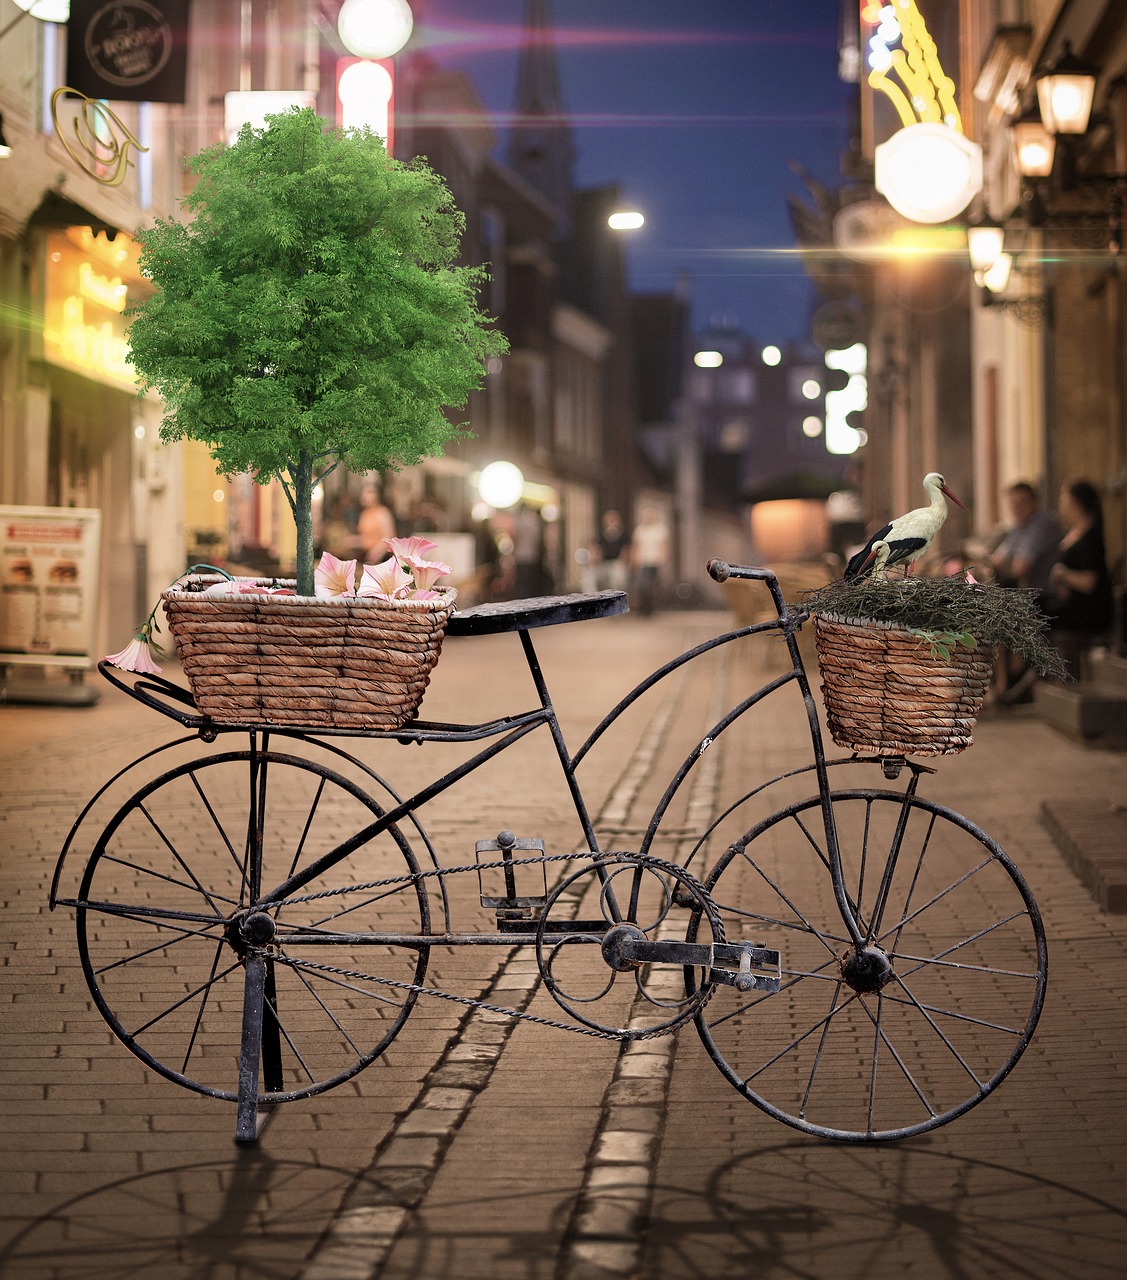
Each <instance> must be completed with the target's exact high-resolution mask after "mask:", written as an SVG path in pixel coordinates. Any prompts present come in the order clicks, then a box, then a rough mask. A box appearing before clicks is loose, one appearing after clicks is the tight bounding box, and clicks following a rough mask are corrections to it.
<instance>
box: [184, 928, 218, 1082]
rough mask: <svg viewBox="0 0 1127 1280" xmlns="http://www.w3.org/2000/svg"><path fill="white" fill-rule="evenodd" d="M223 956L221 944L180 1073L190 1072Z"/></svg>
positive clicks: (213, 958)
mask: <svg viewBox="0 0 1127 1280" xmlns="http://www.w3.org/2000/svg"><path fill="white" fill-rule="evenodd" d="M222 954H223V943H222V942H220V943H218V945H217V946H216V948H215V955H214V956H212V958H211V973H210V975H209V977H208V984H207V990H206V991H205V992H204V995H203V999H202V1000H201V1001H200V1007H199V1009H197V1011H196V1023H195V1026H194V1027H193V1028H192V1034H191V1036H190V1037H189V1040H188V1047H187V1048H186V1049H185V1050H184V1061H183V1062H182V1063H181V1065H180V1073H181V1075H183V1074H184V1072H186V1071H187V1070H188V1063H189V1061H190V1060H191V1057H192V1050H193V1049H194V1048H195V1046H196V1037H197V1036H198V1035H199V1033H200V1027H201V1026H202V1025H203V1015H204V1010H205V1009H206V1008H207V1002H208V998H209V997H210V995H211V987H212V984H213V983H214V982H215V971H216V970H217V969H218V968H219V957H220V956H221V955H222Z"/></svg>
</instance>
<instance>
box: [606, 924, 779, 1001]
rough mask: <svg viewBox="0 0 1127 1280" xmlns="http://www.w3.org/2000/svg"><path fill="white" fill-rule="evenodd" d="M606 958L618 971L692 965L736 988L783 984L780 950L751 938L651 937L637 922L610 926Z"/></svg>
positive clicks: (770, 987)
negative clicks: (686, 939)
mask: <svg viewBox="0 0 1127 1280" xmlns="http://www.w3.org/2000/svg"><path fill="white" fill-rule="evenodd" d="M602 952H603V959H604V960H605V961H606V962H607V964H608V965H609V966H610V967H611V968H612V969H614V970H616V971H617V972H619V973H624V972H626V971H627V970H629V969H639V968H641V966H642V965H644V964H669V965H680V966H682V967H683V966H685V965H692V966H695V967H698V968H703V969H708V970H709V971H710V973H709V976H710V977H711V979H712V981H713V982H720V983H723V984H724V985H725V986H729V987H735V988H736V990H737V991H771V992H775V991H778V990H779V988H780V986H781V985H782V971H781V967H780V960H779V953H778V952H777V951H773V950H771V949H770V948H769V947H758V946H753V945H752V944H751V943H750V942H711V943H700V942H672V941H669V942H665V941H651V940H650V939H649V938H647V937H646V935H645V934H644V933H643V932H642V930H641V929H639V928H638V927H637V925H633V924H619V925H615V926H614V927H613V928H611V929H608V930H607V932H606V934H605V935H604V937H603V941H602Z"/></svg>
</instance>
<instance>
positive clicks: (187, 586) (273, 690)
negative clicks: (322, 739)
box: [161, 575, 457, 729]
mask: <svg viewBox="0 0 1127 1280" xmlns="http://www.w3.org/2000/svg"><path fill="white" fill-rule="evenodd" d="M218 581H221V579H219V578H213V577H210V576H204V575H191V576H189V577H187V578H185V579H183V580H182V581H181V583H180V584H178V585H177V586H176V587H175V588H173V589H171V590H169V591H165V592H163V593H162V596H161V598H162V599H163V600H164V607H165V613H166V616H167V618H168V626H169V630H170V631H171V632H172V636H173V639H174V640H175V641H176V649H177V652H178V654H179V657H180V662H181V665H182V666H183V668H184V674H185V676H186V677H187V679H188V684H189V685H190V687H191V690H192V695H193V697H194V698H195V700H196V705H197V707H198V708H199V709H200V711H201V712H202V714H203V715H205V716H208V717H210V718H211V719H212V720H215V721H217V722H218V723H220V724H266V725H287V726H299V727H304V728H311V729H319V728H332V729H398V728H399V727H400V726H401V725H404V724H406V722H407V721H408V720H410V719H411V718H412V716H414V714H415V712H416V710H417V709H418V706H419V703H420V702H421V701H422V697H423V691H424V690H425V689H426V687H427V683H428V682H429V680H430V673H431V670H432V669H433V667H434V664H435V663H436V662H437V661H438V654H439V650H440V649H441V647H442V637H443V635H444V634H445V631H446V622H447V619H448V618H449V617H450V615H451V613H453V611H454V600H455V596H456V594H457V593H456V592H454V591H444V592H441V593H440V594H439V595H438V596H437V597H436V598H435V599H433V600H403V601H395V602H394V603H388V602H387V601H383V600H374V599H370V598H365V599H353V598H344V597H341V598H335V599H330V600H320V599H316V598H314V597H312V596H293V595H291V596H286V595H241V596H240V595H231V596H206V595H201V594H200V591H201V590H202V589H203V588H204V587H207V586H210V585H211V584H212V583H214V582H218ZM258 581H260V580H258V579H251V578H242V579H236V582H258ZM261 581H266V580H261ZM274 585H277V584H276V583H275V584H274ZM282 585H286V586H292V585H293V584H292V583H284V584H282ZM193 588H194V589H193Z"/></svg>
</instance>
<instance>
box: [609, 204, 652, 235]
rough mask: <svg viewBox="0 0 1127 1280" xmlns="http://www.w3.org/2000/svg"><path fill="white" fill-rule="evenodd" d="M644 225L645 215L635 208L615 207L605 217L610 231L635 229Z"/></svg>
mask: <svg viewBox="0 0 1127 1280" xmlns="http://www.w3.org/2000/svg"><path fill="white" fill-rule="evenodd" d="M645 225H646V215H645V214H644V213H639V212H638V210H637V209H616V210H615V211H614V212H613V213H612V214H610V216H609V217H608V218H607V226H608V227H610V229H611V230H612V231H637V230H638V228H639V227H644V226H645Z"/></svg>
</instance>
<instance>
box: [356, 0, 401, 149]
mask: <svg viewBox="0 0 1127 1280" xmlns="http://www.w3.org/2000/svg"><path fill="white" fill-rule="evenodd" d="M414 25H415V19H414V17H413V15H412V13H411V6H410V5H409V4H408V3H407V0H344V4H343V5H342V6H341V9H340V13H339V14H338V15H337V35H338V36H339V37H340V42H341V44H343V45H344V47H345V48H346V49H347V50H348V51H349V53H351V54H353V55H354V56H355V57H356V58H357V59H359V61H355V62H354V61H351V60H350V59H345V58H342V59H340V60H339V61H338V62H337V99H338V104H339V111H340V120H339V123H340V124H342V125H344V127H345V128H360V127H363V126H367V127H368V128H370V129H371V130H372V132H373V133H377V134H379V136H380V137H381V138H383V139H384V141H385V142H386V143H387V146H388V150H389V151H390V150H391V147H392V136H391V124H392V97H393V93H394V87H395V86H394V80H393V78H392V71H391V68H390V66H388V65H386V60H387V59H390V58H393V57H394V56H395V55H396V54H397V53H398V52H399V51H400V49H402V48H403V46H404V45H405V44H406V43H407V41H408V40H409V39H410V38H411V32H412V30H413V29H414Z"/></svg>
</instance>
